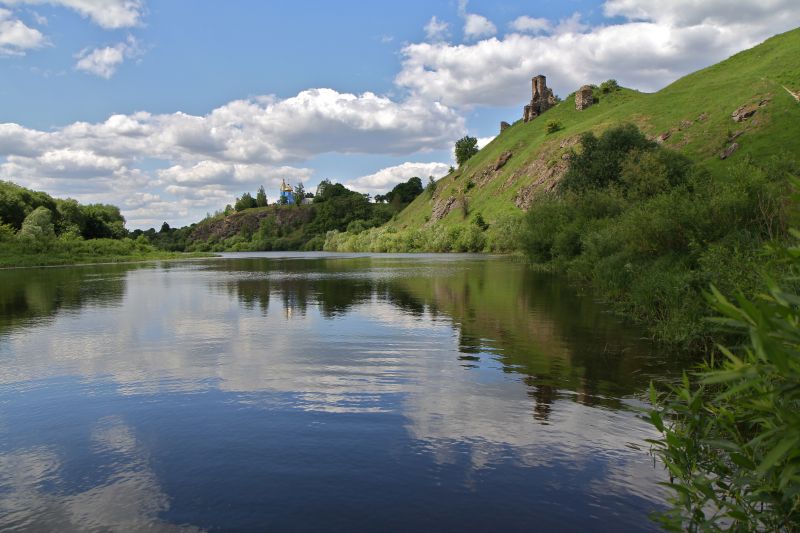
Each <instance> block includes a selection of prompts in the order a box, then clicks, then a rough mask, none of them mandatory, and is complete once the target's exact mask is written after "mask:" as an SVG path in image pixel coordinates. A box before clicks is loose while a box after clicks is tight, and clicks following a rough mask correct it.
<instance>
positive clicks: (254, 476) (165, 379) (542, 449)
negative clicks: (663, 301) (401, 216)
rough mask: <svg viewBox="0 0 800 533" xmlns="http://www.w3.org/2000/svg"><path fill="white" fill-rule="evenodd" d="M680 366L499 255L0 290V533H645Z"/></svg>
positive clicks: (230, 259) (137, 268) (246, 265)
mask: <svg viewBox="0 0 800 533" xmlns="http://www.w3.org/2000/svg"><path fill="white" fill-rule="evenodd" d="M679 365H680V363H679V362H677V361H676V360H675V358H674V357H671V354H665V353H663V352H661V351H659V350H658V349H657V348H654V347H653V346H651V345H650V344H648V343H647V342H646V341H644V340H642V339H641V331H639V330H637V329H636V328H633V327H631V326H630V325H627V324H624V323H623V322H621V321H620V319H618V318H616V317H614V316H611V315H609V314H608V313H606V312H604V309H603V308H602V307H601V306H599V305H597V304H596V303H594V302H593V301H592V300H591V298H589V297H586V296H579V295H576V294H575V293H574V291H572V290H571V289H569V288H568V287H567V286H566V285H565V284H564V283H563V282H562V281H560V280H559V279H558V278H553V277H548V276H542V275H537V274H534V273H531V272H530V271H528V270H527V269H526V268H525V266H524V265H522V264H520V263H517V262H515V261H513V260H512V259H509V258H492V257H486V256H469V255H442V256H437V255H415V256H402V255H376V256H369V255H344V254H313V253H311V254H283V255H281V254H270V253H265V254H249V255H243V254H238V255H237V254H230V255H229V256H227V257H225V258H222V259H212V260H198V261H190V262H172V263H169V262H164V263H150V264H138V265H115V266H93V267H77V268H75V267H73V268H47V269H23V270H7V271H0V530H11V531H41V530H58V531H71V530H102V531H108V530H118V531H131V530H142V529H149V530H169V531H172V530H184V529H185V530H215V529H218V530H247V529H260V530H264V529H273V530H286V529H292V530H321V529H324V530H347V531H353V530H374V529H379V528H380V529H388V530H428V531H433V530H435V531H471V530H495V531H498V530H502V531H530V530H540V531H546V530H559V531H640V530H642V531H644V530H653V529H655V527H654V526H653V524H652V523H651V522H650V521H649V519H648V515H649V513H651V512H652V511H654V510H658V509H660V508H662V507H663V505H664V499H663V498H664V493H663V491H662V489H660V488H659V487H658V486H657V485H656V483H657V482H658V481H661V480H662V476H663V474H662V471H661V469H660V468H654V466H653V462H652V458H651V457H650V456H649V455H648V453H647V447H646V444H644V443H643V441H644V439H646V438H649V437H651V436H653V433H652V430H651V428H650V427H649V426H648V424H647V423H646V422H645V421H643V420H642V417H641V415H640V414H639V413H638V412H637V408H638V407H640V406H641V405H642V403H641V398H642V397H643V396H644V393H645V391H646V388H647V385H648V383H649V381H650V379H651V378H653V377H658V376H662V375H664V374H667V373H671V372H674V371H675V367H676V366H679Z"/></svg>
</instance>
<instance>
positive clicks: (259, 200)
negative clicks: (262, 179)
mask: <svg viewBox="0 0 800 533" xmlns="http://www.w3.org/2000/svg"><path fill="white" fill-rule="evenodd" d="M256 205H257V206H258V207H266V206H267V193H266V191H264V186H263V185H262V186H261V187H259V188H258V192H257V193H256Z"/></svg>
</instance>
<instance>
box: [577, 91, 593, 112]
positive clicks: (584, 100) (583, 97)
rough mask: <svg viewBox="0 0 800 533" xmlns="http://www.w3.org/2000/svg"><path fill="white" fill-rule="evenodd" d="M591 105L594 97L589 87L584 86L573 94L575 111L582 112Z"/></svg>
mask: <svg viewBox="0 0 800 533" xmlns="http://www.w3.org/2000/svg"><path fill="white" fill-rule="evenodd" d="M593 103H594V95H593V94H592V88H591V87H590V86H588V85H584V86H583V87H581V88H580V89H578V91H577V92H576V93H575V109H577V110H578V111H583V110H584V109H586V108H587V107H589V106H590V105H592V104H593Z"/></svg>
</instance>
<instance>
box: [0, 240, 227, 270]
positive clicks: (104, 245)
mask: <svg viewBox="0 0 800 533" xmlns="http://www.w3.org/2000/svg"><path fill="white" fill-rule="evenodd" d="M213 255H214V254H210V253H201V252H191V253H187V252H168V251H164V250H158V249H156V248H154V247H153V246H151V245H149V244H146V243H142V242H137V241H134V240H132V239H120V240H116V239H91V240H83V239H77V238H76V239H52V240H48V241H44V242H37V241H31V240H17V239H9V240H6V241H3V242H0V268H24V267H38V266H67V265H81V264H96V263H129V262H136V261H153V260H163V259H188V258H196V257H212V256H213Z"/></svg>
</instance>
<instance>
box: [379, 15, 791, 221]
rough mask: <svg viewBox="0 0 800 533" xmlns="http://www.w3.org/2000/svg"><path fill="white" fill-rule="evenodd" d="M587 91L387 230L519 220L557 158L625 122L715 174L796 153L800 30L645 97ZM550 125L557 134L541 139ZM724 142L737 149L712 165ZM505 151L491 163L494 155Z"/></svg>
mask: <svg viewBox="0 0 800 533" xmlns="http://www.w3.org/2000/svg"><path fill="white" fill-rule="evenodd" d="M792 93H794V95H793V94H792ZM596 94H597V95H598V96H599V99H600V101H599V102H598V103H596V104H595V105H593V106H592V107H590V108H588V109H585V110H583V111H577V110H576V109H575V99H574V95H570V96H569V97H567V98H565V99H564V101H562V102H561V103H560V104H559V105H557V106H556V107H554V108H553V109H550V110H549V111H547V112H546V113H545V114H543V115H542V116H540V117H539V118H537V119H535V120H533V121H532V122H529V123H527V124H525V123H523V122H522V121H521V120H520V121H517V122H516V123H514V124H513V125H512V126H511V127H510V128H508V129H506V130H505V131H504V132H502V133H501V134H500V135H498V136H497V137H496V138H495V139H494V140H493V141H492V142H491V143H489V144H488V145H487V146H486V147H484V148H483V149H482V150H481V151H480V152H479V153H478V154H477V155H475V156H474V157H473V158H472V159H470V160H469V161H468V162H467V163H466V164H465V165H464V166H463V167H462V168H460V169H458V170H456V171H455V172H453V173H451V174H449V175H448V176H445V177H444V178H442V179H441V180H439V181H438V182H437V188H436V192H435V193H434V194H433V196H431V195H429V194H423V195H421V196H420V197H418V198H417V199H416V200H415V201H414V202H413V203H412V204H411V205H410V206H409V207H408V208H406V209H405V210H404V211H403V212H402V213H401V214H400V215H399V216H398V217H397V218H396V220H394V221H393V222H391V223H390V224H389V225H388V228H394V229H396V230H403V229H416V228H430V227H433V226H435V225H442V226H444V227H445V228H450V227H453V226H460V225H467V224H469V223H470V221H471V220H473V219H474V217H475V216H476V215H477V214H478V213H480V214H481V216H482V217H483V219H484V220H485V221H486V222H487V223H488V224H489V225H490V226H491V225H493V224H495V223H497V222H498V221H499V220H501V219H502V218H503V217H504V216H508V215H514V214H520V213H521V212H522V210H524V209H526V208H527V207H528V206H529V205H530V202H531V201H533V198H534V196H535V195H536V193H537V192H539V191H543V190H548V189H550V188H552V187H553V186H554V185H555V183H556V182H557V180H558V178H559V177H560V176H561V174H563V172H564V171H565V169H566V166H567V164H566V161H565V159H564V157H565V154H566V153H568V151H569V150H571V149H573V147H574V146H575V145H576V144H577V142H578V140H579V138H580V135H581V134H582V133H584V132H587V131H594V132H599V131H602V130H604V129H606V128H608V127H610V126H613V125H617V124H621V123H625V122H632V123H634V124H636V125H637V126H638V127H639V128H640V129H641V130H642V131H643V132H645V133H646V134H648V135H650V136H652V137H653V138H658V137H659V136H665V137H667V138H666V140H665V141H664V142H663V144H664V145H665V146H667V147H669V148H672V149H674V150H677V151H680V152H682V153H683V154H685V155H687V156H689V157H690V158H691V159H692V160H694V161H695V162H696V163H698V164H700V165H703V166H705V167H706V168H708V169H709V170H710V171H711V172H712V173H714V174H716V175H723V174H725V173H726V172H727V170H728V169H729V168H730V167H731V166H732V165H735V164H736V162H737V161H741V160H742V159H744V158H747V157H752V158H754V159H756V160H760V159H765V158H767V157H769V156H772V155H779V154H782V153H787V152H788V153H792V154H800V101H798V97H800V29H796V30H792V31H790V32H787V33H784V34H781V35H777V36H775V37H772V38H770V39H769V40H767V41H765V42H764V43H762V44H761V45H758V46H756V47H755V48H752V49H750V50H746V51H744V52H741V53H739V54H736V55H735V56H733V57H731V58H729V59H727V60H725V61H722V62H721V63H718V64H716V65H714V66H711V67H708V68H706V69H703V70H700V71H698V72H695V73H693V74H690V75H688V76H686V77H684V78H681V79H680V80H678V81H676V82H674V83H673V84H671V85H669V86H668V87H665V88H664V89H662V90H660V91H658V92H656V93H653V94H645V93H640V92H637V91H632V90H629V89H620V90H618V91H614V92H611V93H608V94H602V93H599V91H596ZM795 95H797V96H795ZM759 104H760V105H759ZM742 106H749V107H750V108H752V109H755V110H756V112H755V114H753V115H752V116H751V117H749V118H748V119H746V120H743V121H741V122H736V121H734V120H733V119H732V117H731V115H732V113H733V112H735V111H736V110H737V109H739V108H741V107H742ZM520 108H521V106H520ZM551 121H554V122H557V123H559V124H560V126H561V129H560V130H559V131H557V132H555V133H551V134H548V133H547V124H548V122H551ZM664 134H668V135H664ZM733 143H736V144H737V145H738V149H737V150H736V151H735V152H733V154H732V155H731V156H730V157H727V158H726V159H724V160H723V159H720V153H721V152H722V151H723V150H725V148H727V147H729V146H731V145H732V144H733ZM509 152H510V154H511V155H510V158H509V159H508V160H507V162H505V164H502V165H501V163H502V158H501V156H503V154H507V153H509ZM464 204H466V206H467V208H466V209H464V208H463V205H464ZM442 214H444V216H441V215H442ZM439 217H441V218H439Z"/></svg>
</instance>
